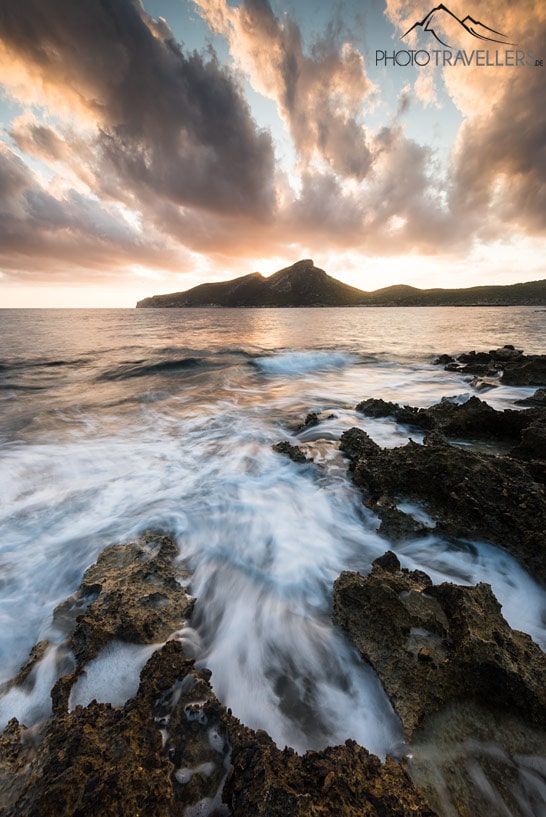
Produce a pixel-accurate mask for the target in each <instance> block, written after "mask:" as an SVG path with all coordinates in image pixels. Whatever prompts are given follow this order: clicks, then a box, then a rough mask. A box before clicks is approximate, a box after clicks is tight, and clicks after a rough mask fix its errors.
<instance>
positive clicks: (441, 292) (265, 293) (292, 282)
mask: <svg viewBox="0 0 546 817" xmlns="http://www.w3.org/2000/svg"><path fill="white" fill-rule="evenodd" d="M530 304H531V305H536V306H543V305H545V304H546V280H543V281H530V282H528V283H525V284H511V285H509V286H480V287H471V288H469V289H418V288H417V287H412V286H406V285H404V284H399V285H395V286H390V287H384V288H382V289H377V290H374V291H373V292H365V291H363V290H361V289H357V288H356V287H352V286H349V285H348V284H344V283H343V282H342V281H338V280H337V279H336V278H333V277H332V276H331V275H328V274H327V273H326V272H325V271H324V270H322V269H320V268H319V267H316V266H315V265H314V263H313V261H312V260H311V259H310V258H304V259H302V260H301V261H296V263H295V264H292V265H291V266H289V267H285V268H284V269H281V270H279V271H278V272H275V273H274V274H273V275H270V276H268V277H265V276H263V275H262V274H261V273H260V272H251V273H250V274H249V275H242V276H240V277H239V278H233V279H232V280H230V281H219V282H216V283H206V284H199V285H198V286H196V287H192V288H191V289H188V290H186V291H184V292H171V293H169V294H167V295H152V296H151V297H149V298H144V299H143V300H142V301H139V302H138V303H137V305H136V306H137V309H150V308H156V309H157V308H158V309H166V308H178V309H180V308H189V307H210V306H213V307H253V306H254V307H256V306H258V307H308V306H518V305H530Z"/></svg>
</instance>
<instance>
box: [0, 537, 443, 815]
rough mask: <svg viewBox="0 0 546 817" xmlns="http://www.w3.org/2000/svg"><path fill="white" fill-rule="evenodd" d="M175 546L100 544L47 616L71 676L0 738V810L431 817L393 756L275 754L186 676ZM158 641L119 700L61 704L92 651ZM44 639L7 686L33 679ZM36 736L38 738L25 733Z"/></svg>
mask: <svg viewBox="0 0 546 817" xmlns="http://www.w3.org/2000/svg"><path fill="white" fill-rule="evenodd" d="M176 555H177V548H176V545H175V543H174V542H173V541H172V540H171V539H169V538H168V537H166V536H162V535H159V534H154V533H148V534H145V535H144V536H143V537H141V539H139V540H138V541H136V542H133V543H129V544H127V545H116V546H113V547H110V548H107V549H106V550H105V551H104V552H103V553H102V554H101V555H100V556H99V558H98V559H97V562H96V564H94V565H93V566H92V567H90V568H89V569H88V570H87V571H86V573H85V576H84V578H83V581H82V583H81V586H80V588H79V590H78V592H77V593H76V594H75V595H74V596H73V597H71V598H70V599H68V600H67V601H66V602H64V603H63V604H61V605H60V606H59V607H58V608H57V610H56V612H55V617H56V621H57V624H58V626H60V627H63V628H64V629H65V631H66V633H67V644H68V646H69V647H70V648H71V650H72V651H73V653H74V656H75V658H74V662H73V663H74V671H72V672H68V673H67V674H65V675H62V676H61V677H60V678H59V680H58V681H57V683H56V684H55V687H54V688H53V690H52V700H53V711H52V713H51V715H50V716H49V718H47V719H46V721H45V722H44V723H43V724H41V725H40V726H39V727H35V728H34V729H27V727H26V726H25V725H24V724H20V723H19V722H18V721H17V720H16V719H15V718H13V719H12V720H11V721H10V722H9V723H8V725H7V727H6V729H5V730H4V732H3V733H2V735H0V805H1V808H2V813H5V814H13V815H15V814H17V815H18V817H38V815H39V817H135V816H136V815H146V817H170V816H172V817H188V815H201V814H203V815H208V817H222V816H224V815H228V814H232V815H234V817H266V815H267V817H315V815H324V817H329V816H331V817H334V815H335V816H336V817H337V815H339V814H341V813H342V814H344V815H347V817H362V816H363V815H366V817H385V815H392V817H434V814H435V812H434V811H433V810H432V809H431V808H430V807H429V806H428V804H427V803H426V801H425V799H424V798H423V796H422V795H421V794H420V793H419V792H418V790H417V789H416V788H415V786H414V785H413V783H412V782H411V780H410V778H409V776H408V773H407V772H406V771H405V770H404V769H403V768H402V766H401V765H400V764H398V763H396V762H395V761H394V760H392V759H388V760H387V762H386V763H382V762H381V761H380V760H379V759H378V758H377V757H375V756H374V755H371V754H370V753H369V752H367V751H366V749H364V748H363V747H361V746H359V745H358V744H356V743H355V742H354V741H347V742H346V744H345V745H343V746H336V747H329V748H328V749H325V750H324V751H322V752H308V753H306V754H305V755H303V756H300V755H298V754H297V753H296V752H294V751H293V750H292V749H284V750H280V749H279V748H278V747H277V746H276V745H275V744H274V743H273V741H272V740H271V738H270V737H269V736H268V735H267V734H266V733H265V732H259V731H258V732H255V731H254V730H252V729H249V728H247V727H246V726H244V725H243V724H241V723H240V722H239V721H238V720H237V718H235V717H234V716H233V715H232V714H231V712H230V711H229V710H226V709H225V707H224V706H222V705H221V704H220V702H219V701H218V699H217V698H216V696H215V695H214V693H213V691H212V688H211V685H210V676H211V673H210V671H209V670H207V669H199V670H198V669H196V667H195V664H194V661H193V660H192V659H191V658H189V657H188V656H187V655H186V654H185V653H184V648H183V646H182V643H181V642H180V641H179V640H177V639H176V636H175V633H173V630H175V631H176V630H177V629H179V628H180V627H181V626H182V624H183V619H184V617H186V616H189V615H190V614H191V611H192V607H193V601H194V600H193V599H192V598H191V597H190V596H188V595H187V594H186V593H185V591H184V589H183V587H182V585H180V584H179V579H180V578H182V579H183V578H185V574H184V573H183V572H181V571H180V570H178V569H176V568H175V566H174V559H175V556H176ZM173 635H174V636H175V637H173V638H171V639H170V640H167V641H166V643H164V644H163V645H159V646H158V647H157V648H156V649H155V651H154V652H153V654H152V655H151V656H150V658H149V659H148V660H147V662H146V663H145V665H144V667H143V669H142V671H141V673H140V682H139V684H138V688H137V690H136V692H135V694H134V695H133V696H132V697H131V698H129V700H127V701H126V702H125V703H123V704H122V705H117V706H112V705H111V704H109V703H97V701H96V700H92V701H90V702H89V703H88V704H87V705H85V706H84V705H80V704H77V705H72V703H71V691H72V690H73V688H74V686H75V685H76V684H77V682H78V679H79V678H81V677H82V676H84V675H85V673H86V672H87V671H89V670H90V669H91V668H92V665H93V660H94V659H96V658H97V656H100V653H101V650H103V649H105V648H107V647H108V645H111V644H117V643H119V642H120V641H121V642H123V641H129V642H130V643H136V644H156V643H157V642H158V641H161V640H164V639H165V638H168V637H169V636H173ZM47 646H48V645H47V644H41V645H40V646H38V647H37V648H35V649H34V650H33V652H32V654H31V657H30V659H29V662H28V665H26V666H25V668H24V672H22V673H20V675H19V676H18V678H17V679H15V682H16V683H18V684H23V683H28V682H29V679H30V682H31V683H32V673H33V671H34V670H35V669H36V668H37V666H38V665H39V662H40V661H41V660H42V659H43V657H44V654H45V651H46V649H47ZM37 730H38V731H37Z"/></svg>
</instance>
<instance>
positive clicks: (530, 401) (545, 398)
mask: <svg viewBox="0 0 546 817" xmlns="http://www.w3.org/2000/svg"><path fill="white" fill-rule="evenodd" d="M516 404H517V405H518V406H544V407H546V389H537V390H536V392H535V393H534V394H532V395H531V397H526V398H525V399H524V400H516Z"/></svg>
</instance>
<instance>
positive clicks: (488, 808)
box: [409, 701, 546, 817]
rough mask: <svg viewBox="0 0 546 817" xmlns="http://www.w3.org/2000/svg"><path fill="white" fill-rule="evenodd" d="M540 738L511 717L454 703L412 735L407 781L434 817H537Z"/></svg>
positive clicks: (469, 703)
mask: <svg viewBox="0 0 546 817" xmlns="http://www.w3.org/2000/svg"><path fill="white" fill-rule="evenodd" d="M544 740H545V735H544V732H539V731H537V730H534V729H532V728H530V727H529V726H527V725H526V724H525V723H524V722H523V721H522V720H521V718H518V717H517V716H513V715H508V714H506V713H505V712H501V711H499V710H497V709H493V708H491V707H489V706H488V707H485V706H478V705H477V704H476V703H475V702H473V701H456V702H453V703H451V704H449V705H448V706H447V707H446V708H445V709H444V710H443V711H442V712H439V713H437V714H436V715H432V716H430V717H429V718H427V719H426V721H425V723H424V724H423V727H421V728H418V729H417V730H416V731H415V732H414V734H413V737H412V741H411V746H410V759H409V768H410V773H411V777H412V779H413V781H414V782H415V783H416V784H417V785H418V786H419V787H420V788H422V789H423V790H424V791H425V793H426V795H427V800H428V801H429V802H430V804H431V806H432V807H433V808H435V809H436V810H437V811H438V813H439V814H445V815H451V814H452V815H482V814H483V815H487V817H507V815H513V817H523V815H531V814H533V815H537V817H538V815H539V814H540V813H541V811H542V808H543V803H544V797H543V795H542V794H539V795H538V797H537V796H536V795H537V793H538V790H540V789H541V788H542V790H543V786H544V781H545V774H544V771H546V770H544V766H543V761H542V760H540V759H539V758H542V756H543V755H544ZM541 765H542V767H543V771H542V774H541ZM531 770H532V772H531V775H530V774H529V772H530V771H531ZM534 784H535V785H536V787H537V788H535V785H534Z"/></svg>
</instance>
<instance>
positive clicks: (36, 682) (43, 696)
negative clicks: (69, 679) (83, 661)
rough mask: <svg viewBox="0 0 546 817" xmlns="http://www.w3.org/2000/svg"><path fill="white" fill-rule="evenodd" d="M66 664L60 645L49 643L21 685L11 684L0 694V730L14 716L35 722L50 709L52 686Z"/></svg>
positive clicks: (44, 716) (34, 723) (42, 717)
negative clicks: (62, 658) (0, 695)
mask: <svg viewBox="0 0 546 817" xmlns="http://www.w3.org/2000/svg"><path fill="white" fill-rule="evenodd" d="M62 666H63V664H62V662H60V661H59V648H58V647H49V648H48V649H47V651H46V652H45V654H44V656H43V658H42V659H41V660H40V661H39V662H38V663H37V664H36V666H35V667H34V668H33V670H32V672H31V673H30V675H29V677H28V679H27V681H26V682H25V683H24V684H23V685H22V686H16V687H12V688H11V689H10V690H9V691H8V692H7V693H6V694H5V695H4V696H3V697H1V698H0V730H1V729H3V728H4V727H5V726H6V724H7V723H8V721H9V720H10V719H11V718H17V720H18V721H19V723H24V724H25V726H28V727H31V726H35V725H36V724H37V723H39V722H40V721H42V720H44V718H47V717H48V715H49V714H50V713H51V694H50V693H51V688H52V687H53V685H54V684H55V682H56V681H57V679H58V678H59V676H60V669H61V667H62Z"/></svg>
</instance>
